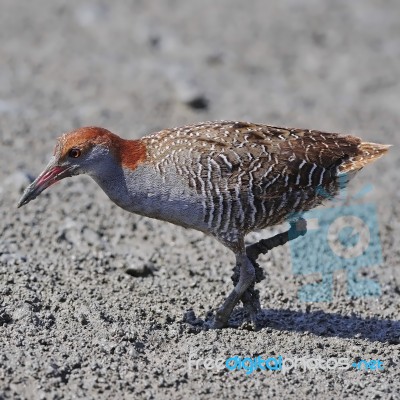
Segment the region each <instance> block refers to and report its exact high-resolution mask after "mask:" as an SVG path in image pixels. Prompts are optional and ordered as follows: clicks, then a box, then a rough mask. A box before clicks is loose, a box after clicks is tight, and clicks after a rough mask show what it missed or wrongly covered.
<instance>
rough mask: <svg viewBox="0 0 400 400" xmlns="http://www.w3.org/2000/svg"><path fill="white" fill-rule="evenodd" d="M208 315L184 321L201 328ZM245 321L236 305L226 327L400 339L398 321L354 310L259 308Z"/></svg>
mask: <svg viewBox="0 0 400 400" xmlns="http://www.w3.org/2000/svg"><path fill="white" fill-rule="evenodd" d="M211 318H212V316H211V315H208V318H207V320H206V321H205V322H203V321H201V320H199V319H196V320H194V319H191V321H189V320H188V319H186V321H185V322H189V323H191V325H193V326H195V327H197V329H199V330H203V329H208V327H209V326H210V324H209V322H210V321H211ZM195 321H196V322H195ZM248 321H250V318H249V317H248V315H247V313H246V311H245V310H244V309H243V308H240V307H238V308H237V309H235V311H234V312H233V313H232V316H231V318H230V320H229V327H230V328H237V329H242V328H245V329H249V330H260V329H263V328H272V329H276V330H280V331H288V332H309V333H311V334H313V335H316V336H320V337H338V338H346V339H365V340H369V341H371V342H382V343H383V342H385V343H388V344H399V343H400V321H396V320H390V319H383V318H377V317H371V318H368V317H360V316H357V315H355V314H352V315H341V314H337V313H327V312H325V311H322V310H317V311H298V310H289V309H286V310H283V309H263V310H261V311H260V312H259V313H258V315H257V322H256V324H254V323H249V322H248ZM193 322H195V323H193ZM246 322H247V323H246Z"/></svg>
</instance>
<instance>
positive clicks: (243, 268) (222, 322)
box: [213, 254, 256, 328]
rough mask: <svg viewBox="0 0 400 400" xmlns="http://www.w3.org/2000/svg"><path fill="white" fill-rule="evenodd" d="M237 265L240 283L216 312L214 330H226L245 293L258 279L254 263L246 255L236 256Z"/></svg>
mask: <svg viewBox="0 0 400 400" xmlns="http://www.w3.org/2000/svg"><path fill="white" fill-rule="evenodd" d="M236 265H237V267H238V269H239V279H238V282H237V284H236V286H235V288H234V289H233V290H232V292H231V293H230V294H229V296H228V297H227V298H226V300H225V301H224V304H223V305H222V306H221V308H219V310H218V311H217V312H216V314H215V319H214V323H213V328H224V327H225V326H227V325H228V320H229V317H230V315H231V313H232V311H233V309H234V308H235V306H236V304H237V303H238V301H239V300H240V299H241V297H242V296H243V293H244V292H245V291H246V290H247V288H248V287H249V286H250V285H252V284H253V283H254V280H255V279H256V273H255V270H254V266H253V263H252V262H251V260H250V259H249V258H248V257H247V255H246V254H237V255H236Z"/></svg>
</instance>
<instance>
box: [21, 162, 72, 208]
mask: <svg viewBox="0 0 400 400" xmlns="http://www.w3.org/2000/svg"><path fill="white" fill-rule="evenodd" d="M68 176H71V173H70V168H69V167H65V166H60V165H57V163H56V161H55V159H54V158H53V159H52V160H51V161H50V162H49V164H48V165H47V167H46V168H45V169H44V171H43V172H42V173H41V174H40V175H39V176H38V177H37V178H36V179H35V180H34V181H33V182H32V183H31V184H30V185H29V186H28V187H27V188H26V189H25V191H24V193H23V194H22V197H21V199H20V200H19V202H18V208H19V207H22V206H23V205H25V204H28V203H29V202H30V201H31V200H33V199H35V198H36V197H37V196H39V194H40V193H42V192H43V191H44V190H45V189H47V188H48V187H49V186H51V185H53V184H54V183H56V182H58V181H60V180H61V179H64V178H66V177H68Z"/></svg>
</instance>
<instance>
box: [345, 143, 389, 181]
mask: <svg viewBox="0 0 400 400" xmlns="http://www.w3.org/2000/svg"><path fill="white" fill-rule="evenodd" d="M390 146H391V145H390V144H378V143H369V142H361V143H360V144H359V145H358V148H357V150H358V151H357V153H356V154H353V155H352V156H349V157H347V158H346V159H345V160H343V162H342V163H341V164H340V165H339V166H338V175H339V176H343V175H347V176H348V178H349V179H351V178H352V177H353V176H354V175H355V174H356V173H357V172H358V171H360V170H361V169H362V168H363V167H364V166H365V165H367V164H369V163H372V162H374V161H376V160H377V159H378V158H380V157H382V156H383V155H384V154H385V153H386V152H387V151H388V150H389V147H390Z"/></svg>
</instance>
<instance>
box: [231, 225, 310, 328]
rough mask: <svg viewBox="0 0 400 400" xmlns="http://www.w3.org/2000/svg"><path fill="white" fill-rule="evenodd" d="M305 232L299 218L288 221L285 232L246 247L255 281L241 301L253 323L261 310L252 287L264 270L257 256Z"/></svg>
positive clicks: (305, 228) (234, 278)
mask: <svg viewBox="0 0 400 400" xmlns="http://www.w3.org/2000/svg"><path fill="white" fill-rule="evenodd" d="M306 232H307V222H306V220H305V219H303V218H300V219H298V220H296V221H293V222H291V223H290V229H289V230H288V231H286V232H283V233H279V234H278V235H275V236H273V237H271V238H269V239H263V240H260V241H259V242H257V243H254V244H252V245H250V246H247V247H246V254H247V257H248V258H249V259H250V261H251V262H252V264H253V267H254V270H255V281H254V282H253V283H252V284H251V285H249V287H248V288H247V290H246V291H245V292H244V293H243V295H242V298H241V300H242V303H243V306H244V308H245V309H246V311H247V312H248V313H249V314H250V316H251V318H252V320H253V322H254V323H256V319H257V314H258V313H259V311H260V310H261V304H260V296H259V292H258V290H256V289H255V288H254V285H255V283H258V282H261V281H262V280H263V279H264V278H265V275H264V271H263V270H262V269H261V267H260V266H259V264H258V263H257V258H258V257H259V255H260V254H266V253H267V252H268V251H270V250H272V249H273V248H274V247H277V246H281V245H283V244H285V243H287V242H288V241H290V240H293V239H296V238H298V237H299V236H303V235H305V234H306ZM237 272H238V271H237V269H235V273H234V275H233V276H232V280H233V283H234V284H236V283H237V279H238V273H237Z"/></svg>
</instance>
